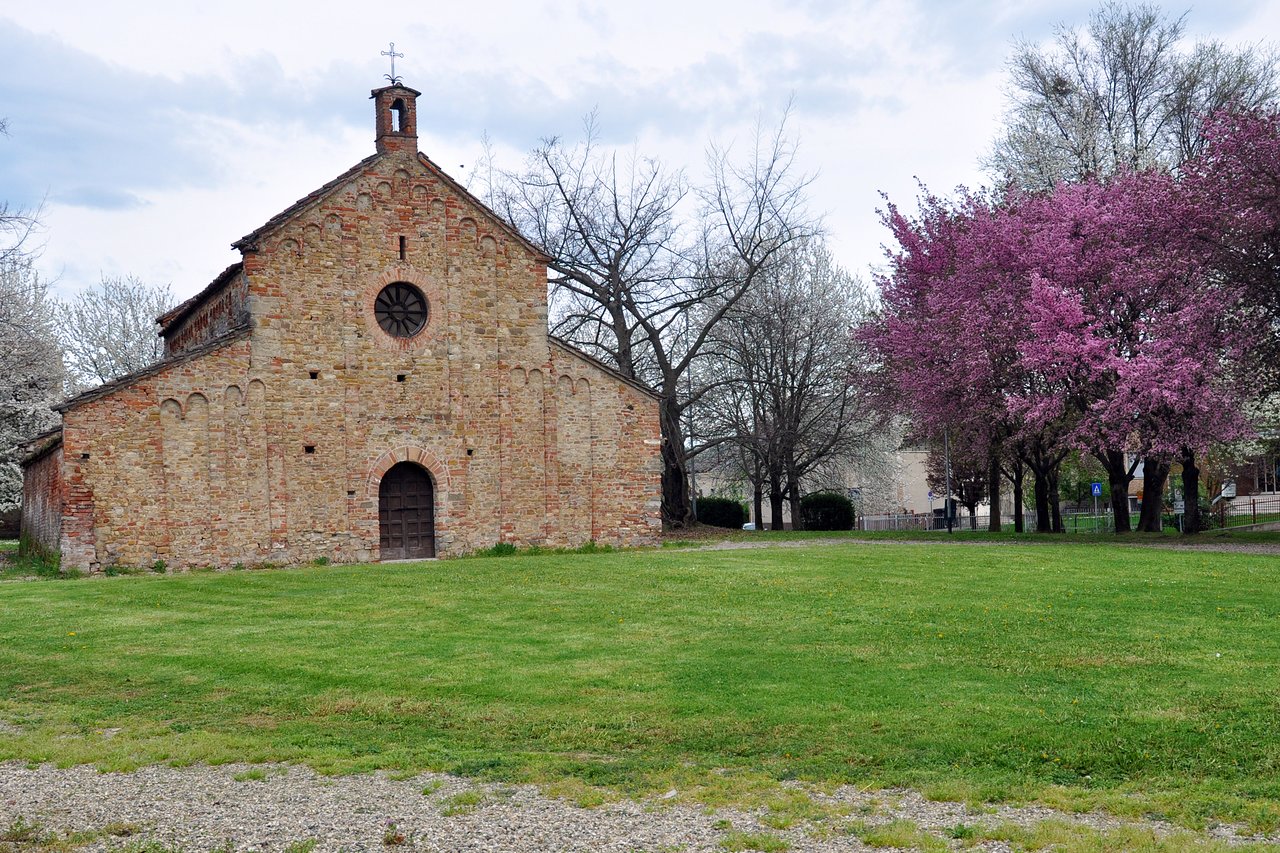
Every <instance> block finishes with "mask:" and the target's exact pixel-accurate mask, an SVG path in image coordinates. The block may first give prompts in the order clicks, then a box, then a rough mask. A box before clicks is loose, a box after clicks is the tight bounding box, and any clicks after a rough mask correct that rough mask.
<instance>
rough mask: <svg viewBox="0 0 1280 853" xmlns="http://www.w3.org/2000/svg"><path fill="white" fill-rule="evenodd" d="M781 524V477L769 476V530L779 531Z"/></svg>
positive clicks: (776, 475)
mask: <svg viewBox="0 0 1280 853" xmlns="http://www.w3.org/2000/svg"><path fill="white" fill-rule="evenodd" d="M782 527H783V524H782V476H781V475H778V474H770V475H769V529H770V530H781V529H782Z"/></svg>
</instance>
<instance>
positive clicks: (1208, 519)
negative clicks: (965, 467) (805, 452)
mask: <svg viewBox="0 0 1280 853" xmlns="http://www.w3.org/2000/svg"><path fill="white" fill-rule="evenodd" d="M990 521H991V516H990V515H975V516H970V515H969V514H968V513H966V512H963V511H962V512H961V513H960V514H958V515H957V516H956V517H955V520H954V521H953V523H952V529H954V530H959V531H964V530H986V529H987V527H988V526H989V522H990ZM1000 521H1001V527H1002V528H1003V529H1004V530H1013V529H1014V524H1013V517H1012V516H1008V515H1006V516H1002V517H1001V520H1000ZM1132 521H1133V523H1134V524H1135V525H1136V524H1137V521H1138V514H1137V513H1136V512H1135V513H1133V516H1132ZM1162 521H1163V524H1164V526H1165V527H1166V528H1172V529H1175V530H1181V529H1182V515H1181V513H1165V514H1164V517H1163V519H1162ZM1204 522H1205V524H1206V526H1207V527H1209V528H1210V529H1225V528H1231V527H1248V526H1251V525H1255V524H1275V525H1277V526H1278V527H1280V494H1277V495H1259V496H1255V497H1241V498H1235V499H1234V500H1231V501H1220V502H1218V503H1217V504H1214V505H1213V506H1212V507H1210V509H1209V511H1208V513H1207V514H1206V515H1205V517H1204ZM1062 527H1063V530H1065V531H1066V532H1067V533H1114V532H1115V529H1116V525H1115V517H1114V516H1113V515H1112V514H1111V512H1110V511H1107V512H1098V513H1093V512H1066V513H1063V514H1062ZM854 529H856V530H933V531H938V530H940V531H943V532H946V529H947V520H946V517H945V516H944V515H943V513H942V511H941V510H939V511H937V512H935V513H934V514H933V515H927V514H924V513H900V514H888V513H886V514H880V515H861V516H858V518H857V520H856V521H855V523H854ZM1035 529H1036V514H1035V513H1034V512H1028V513H1025V514H1024V515H1023V530H1026V531H1034V530H1035Z"/></svg>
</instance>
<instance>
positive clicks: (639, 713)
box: [0, 542, 1280, 827]
mask: <svg viewBox="0 0 1280 853" xmlns="http://www.w3.org/2000/svg"><path fill="white" fill-rule="evenodd" d="M1278 575H1280V560H1278V559H1276V558H1275V557H1266V556H1251V555H1240V554H1219V553H1199V552H1195V553H1187V552H1174V551H1166V550H1159V549H1144V548H1130V547H1113V546H1107V545H1101V544H1094V545H1089V544H1072V543H1068V544H1036V545H1023V544H1001V545H983V544H965V545H950V546H948V545H946V544H940V545H933V544H876V545H868V544H862V543H856V542H855V543H850V544H842V545H812V546H806V547H802V548H788V549H767V550H743V551H721V552H694V551H679V550H662V551H647V552H630V553H613V554H592V555H548V556H537V557H533V556H519V557H508V558H477V559H466V560H451V561H441V562H434V563H424V564H397V565H385V566H346V567H332V566H327V567H312V568H303V569H292V570H273V571H261V572H230V573H225V574H212V573H198V574H190V575H182V576H156V575H149V576H137V577H117V578H107V579H103V580H96V581H76V582H55V581H42V582H8V583H0V721H2V724H0V760H3V759H23V760H30V761H44V760H52V761H56V762H62V763H73V762H94V763H97V764H99V765H100V766H102V767H104V768H126V767H132V766H137V765H139V764H145V763H151V762H159V761H169V762H177V763H184V762H192V761H209V762H227V761H251V762H257V761H268V760H283V761H302V762H306V763H308V764H310V765H312V766H314V767H316V768H318V769H321V770H324V771H354V770H365V769H370V768H377V767H381V768H392V769H397V770H405V771H410V770H416V769H444V770H454V771H457V772H462V773H467V774H474V775H482V776H486V777H490V778H506V779H516V780H532V781H540V782H544V783H547V784H549V785H551V786H553V787H554V786H556V785H559V786H561V787H562V788H565V789H568V788H572V787H574V786H578V787H580V788H581V786H582V785H583V784H585V785H587V786H606V787H608V788H612V789H614V790H620V791H622V792H626V793H648V792H653V791H662V790H666V789H667V788H669V787H677V788H679V789H680V790H681V791H682V792H687V795H688V796H695V797H701V798H703V799H704V800H707V801H709V802H710V801H716V799H717V798H728V799H735V798H737V799H739V800H740V801H741V800H742V798H743V797H747V796H749V794H750V792H751V791H758V790H763V789H766V788H767V787H768V784H769V780H781V779H790V778H800V779H806V780H813V781H815V782H819V783H828V782H856V783H859V784H863V785H910V786H915V787H918V788H921V789H923V790H924V791H925V792H926V793H928V794H930V795H932V796H937V797H948V798H965V799H987V798H996V799H1006V800H1009V799H1012V800H1021V799H1040V800H1042V801H1045V802H1048V803H1050V804H1055V805H1064V806H1067V807H1079V808H1088V807H1092V806H1095V805H1102V806H1105V807H1107V808H1110V809H1112V810H1115V811H1118V812H1123V813H1135V812H1137V813H1142V812H1155V813H1160V814H1164V815H1167V816H1169V817H1171V818H1173V819H1175V820H1178V821H1181V822H1183V823H1187V824H1188V825H1193V826H1194V825H1197V824H1198V823H1199V822H1201V821H1203V820H1204V819H1206V818H1209V817H1223V818H1229V819H1236V820H1245V821H1248V822H1250V823H1251V824H1253V825H1254V826H1257V827H1274V826H1276V825H1277V824H1278V823H1280V737H1277V721H1278V720H1280V716H1278V715H1280V582H1278Z"/></svg>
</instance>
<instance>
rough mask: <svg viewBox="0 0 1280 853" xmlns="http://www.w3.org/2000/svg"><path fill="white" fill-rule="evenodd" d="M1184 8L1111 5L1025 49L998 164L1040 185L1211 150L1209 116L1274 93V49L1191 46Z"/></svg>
mask: <svg viewBox="0 0 1280 853" xmlns="http://www.w3.org/2000/svg"><path fill="white" fill-rule="evenodd" d="M1185 29H1186V15H1181V16H1178V17H1176V18H1175V17H1171V16H1170V15H1168V13H1166V12H1164V11H1163V10H1162V9H1160V8H1159V7H1158V6H1154V5H1148V4H1142V5H1137V6H1130V5H1125V4H1122V3H1116V2H1107V3H1104V4H1103V5H1101V6H1099V7H1098V9H1097V10H1096V11H1095V12H1094V13H1093V14H1092V15H1091V16H1090V18H1089V24H1088V26H1087V27H1086V28H1085V29H1084V30H1083V31H1081V30H1080V29H1077V28H1070V27H1067V26H1065V25H1062V26H1060V27H1059V29H1058V31H1057V35H1056V38H1055V39H1054V43H1053V45H1052V47H1049V48H1042V47H1041V46H1040V45H1037V44H1033V43H1030V42H1022V43H1020V44H1018V46H1017V47H1016V49H1015V51H1014V55H1013V57H1012V58H1011V60H1010V62H1009V72H1010V77H1011V80H1010V86H1009V93H1008V94H1009V101H1010V106H1009V110H1008V113H1007V115H1006V127H1005V131H1004V135H1003V136H1002V137H1001V138H1000V139H999V140H998V141H997V142H996V145H995V150H994V152H993V153H992V155H991V157H990V158H989V161H988V167H989V168H990V169H991V171H992V172H993V173H994V174H995V175H996V177H997V178H998V179H1000V180H1011V181H1013V182H1014V183H1016V184H1018V185H1020V186H1022V187H1023V188H1026V189H1030V190H1043V189H1048V188H1051V187H1053V186H1054V185H1056V184H1057V183H1059V182H1061V181H1078V180H1083V179H1086V178H1096V177H1105V176H1107V175H1111V174H1114V173H1116V172H1117V171H1120V170H1124V169H1143V168H1148V167H1152V166H1160V167H1164V168H1176V167H1177V166H1178V165H1179V164H1180V163H1182V162H1183V161H1185V160H1186V159H1187V158H1189V157H1192V156H1194V155H1195V154H1197V153H1199V152H1200V151H1201V150H1202V149H1203V147H1204V137H1203V135H1202V128H1203V120H1204V118H1205V117H1206V116H1207V115H1209V114H1211V113H1212V112H1213V111H1214V110H1217V109H1220V108H1222V107H1225V106H1227V105H1231V104H1237V105H1240V106H1246V107H1248V106H1256V105H1259V104H1262V103H1267V102H1270V101H1272V100H1274V99H1275V97H1276V94H1277V57H1276V54H1275V52H1274V51H1273V50H1271V49H1263V48H1260V47H1246V48H1243V49H1241V50H1239V51H1233V50H1231V49H1230V48H1228V47H1226V46H1224V45H1222V44H1221V43H1219V42H1205V43H1200V44H1196V45H1194V46H1192V47H1190V48H1188V47H1186V46H1185V45H1184V44H1183V36H1184V33H1185Z"/></svg>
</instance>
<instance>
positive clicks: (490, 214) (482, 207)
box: [418, 151, 552, 263]
mask: <svg viewBox="0 0 1280 853" xmlns="http://www.w3.org/2000/svg"><path fill="white" fill-rule="evenodd" d="M418 160H419V161H420V162H421V163H422V165H424V166H426V167H427V168H428V169H430V170H431V171H432V172H434V173H435V175H436V177H438V178H439V179H440V180H442V181H444V183H445V184H446V185H448V187H449V188H450V189H452V190H453V191H454V192H456V193H457V194H458V195H460V196H462V197H463V198H465V199H466V200H467V201H469V202H471V204H473V205H475V206H476V208H477V209H478V210H479V211H480V213H481V214H482V215H483V216H484V217H485V219H488V220H489V221H490V222H492V223H493V224H494V225H496V226H498V228H499V229H501V230H502V231H504V232H505V233H506V234H507V236H509V237H511V238H512V239H513V240H515V241H516V242H517V243H519V244H520V245H521V246H524V247H525V248H526V249H528V250H529V251H530V252H532V253H533V256H534V257H535V258H537V259H538V260H540V261H542V262H543V263H547V262H548V261H550V260H551V259H552V258H551V256H550V255H548V254H547V253H546V252H544V251H542V249H539V248H538V247H537V246H535V245H534V244H533V243H531V242H530V241H529V240H528V239H527V238H526V237H525V236H524V235H523V234H521V233H520V231H519V229H517V228H516V227H515V226H514V225H512V224H511V223H510V222H508V221H507V220H505V219H503V218H502V217H501V216H499V215H498V213H497V212H496V211H495V210H494V209H493V208H491V207H489V205H487V204H485V203H484V202H483V201H481V200H480V199H478V198H476V197H475V196H474V195H472V193H471V191H470V190H469V189H467V188H466V187H464V186H463V185H462V184H460V183H458V182H457V181H455V180H454V179H453V178H452V177H450V175H449V173H448V172H446V171H445V170H444V169H441V168H440V167H439V166H438V165H436V163H435V162H434V161H433V160H432V159H431V158H430V157H428V156H427V155H426V154H423V153H422V152H421V151H419V152H418Z"/></svg>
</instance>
